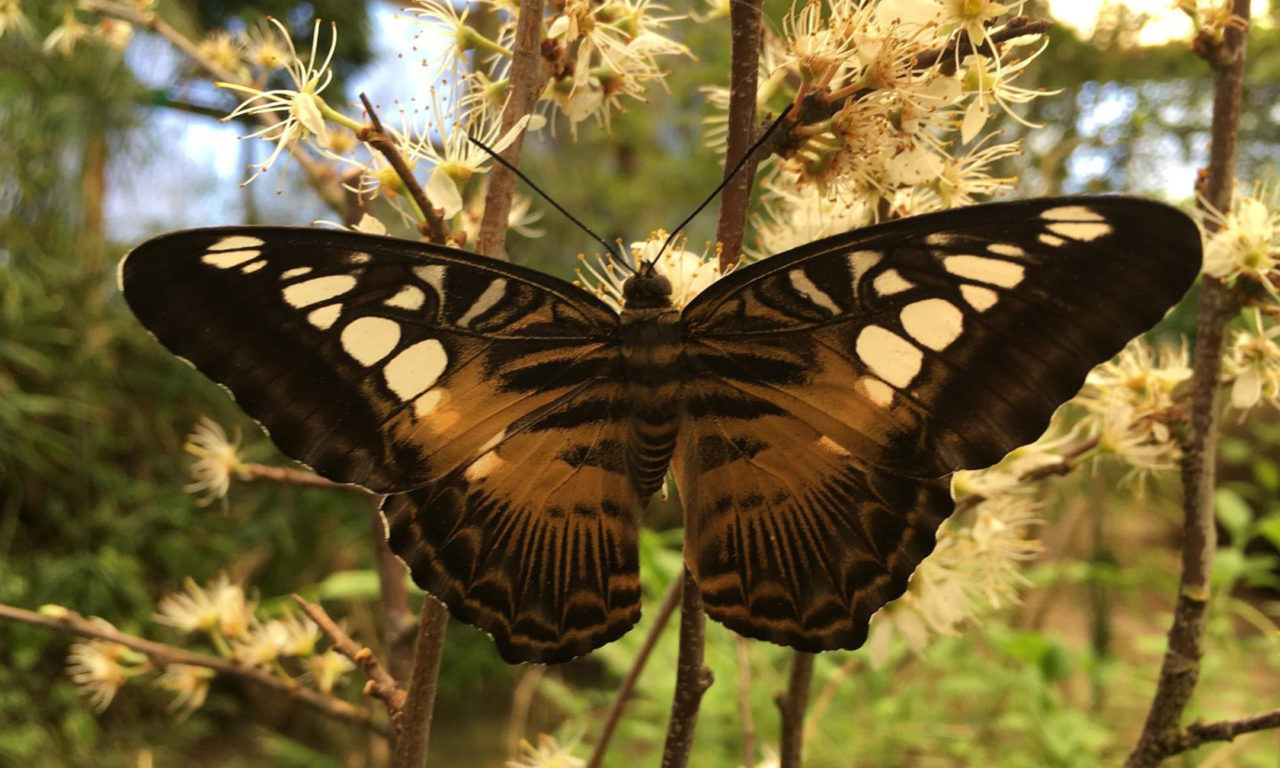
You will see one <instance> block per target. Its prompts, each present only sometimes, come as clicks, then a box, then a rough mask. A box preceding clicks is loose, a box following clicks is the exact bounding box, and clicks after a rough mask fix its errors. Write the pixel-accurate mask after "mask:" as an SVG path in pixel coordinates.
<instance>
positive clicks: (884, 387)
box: [858, 376, 893, 408]
mask: <svg viewBox="0 0 1280 768" xmlns="http://www.w3.org/2000/svg"><path fill="white" fill-rule="evenodd" d="M858 388H859V389H861V390H862V394H864V395H866V396H867V397H868V398H869V399H870V400H871V402H873V403H875V404H876V405H878V406H880V407H881V408H888V407H889V406H891V405H893V387H891V386H889V385H888V384H885V383H884V382H883V381H881V380H879V379H877V378H876V377H874V376H863V377H862V378H860V379H858Z"/></svg>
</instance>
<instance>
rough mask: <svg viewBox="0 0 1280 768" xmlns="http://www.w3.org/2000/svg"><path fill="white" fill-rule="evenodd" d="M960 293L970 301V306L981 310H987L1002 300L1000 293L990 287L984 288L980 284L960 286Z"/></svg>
mask: <svg viewBox="0 0 1280 768" xmlns="http://www.w3.org/2000/svg"><path fill="white" fill-rule="evenodd" d="M960 295H961V296H963V297H964V300H965V301H967V302H969V306H971V307H973V308H974V309H976V310H978V311H979V312H986V311H987V310H988V309H991V308H992V307H994V306H995V305H996V302H997V301H999V300H1000V294H998V293H996V292H995V291H993V290H991V289H990V288H983V287H982V286H978V285H962V286H960Z"/></svg>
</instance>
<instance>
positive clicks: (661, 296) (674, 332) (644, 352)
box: [618, 264, 683, 499]
mask: <svg viewBox="0 0 1280 768" xmlns="http://www.w3.org/2000/svg"><path fill="white" fill-rule="evenodd" d="M623 298H624V305H623V309H622V315H621V319H620V321H619V324H618V335H619V342H620V345H619V350H620V353H621V356H622V368H623V371H624V374H625V376H626V382H627V405H628V407H629V410H630V419H629V425H628V439H627V450H626V454H627V474H628V476H629V477H630V479H631V484H632V486H633V487H634V488H635V489H636V492H637V493H638V494H639V495H640V497H641V498H642V499H646V498H648V497H649V496H651V495H653V493H654V492H655V491H657V490H658V489H659V488H660V487H662V480H663V478H664V477H665V476H666V473H667V465H668V464H670V462H671V455H672V452H673V451H674V450H675V443H676V431H677V428H678V426H679V425H678V420H677V416H678V414H679V409H678V403H679V395H680V386H681V382H682V380H683V377H682V376H680V375H679V368H680V366H681V358H682V356H683V344H682V342H681V329H680V310H679V309H677V308H675V307H673V306H671V283H670V282H669V281H668V280H667V279H666V278H665V277H663V276H662V275H660V274H658V273H656V272H654V271H653V268H652V266H651V265H650V264H645V265H642V266H641V268H640V271H639V272H638V273H637V274H635V275H633V276H632V277H631V278H629V279H628V280H627V281H626V283H625V284H624V285H623ZM673 374H674V375H673Z"/></svg>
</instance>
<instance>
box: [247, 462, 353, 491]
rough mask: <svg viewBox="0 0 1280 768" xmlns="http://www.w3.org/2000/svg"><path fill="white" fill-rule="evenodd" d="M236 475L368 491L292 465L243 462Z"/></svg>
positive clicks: (284, 483)
mask: <svg viewBox="0 0 1280 768" xmlns="http://www.w3.org/2000/svg"><path fill="white" fill-rule="evenodd" d="M236 477H237V478H238V479H240V480H246V481H249V482H258V481H265V482H269V483H277V484H279V485H296V486H300V487H303V488H325V489H328V490H332V491H349V492H352V493H360V494H366V495H367V494H368V493H369V492H368V491H367V490H365V489H364V488H361V487H360V486H358V485H351V484H350V483H337V482H334V481H333V480H330V479H329V478H327V477H321V476H320V475H317V474H316V473H314V472H308V471H307V470H305V469H293V468H292V467H273V466H270V465H267V464H243V465H241V467H240V469H239V470H238V471H237V472H236Z"/></svg>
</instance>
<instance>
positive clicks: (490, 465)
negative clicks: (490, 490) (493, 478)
mask: <svg viewBox="0 0 1280 768" xmlns="http://www.w3.org/2000/svg"><path fill="white" fill-rule="evenodd" d="M506 463H507V462H505V461H503V460H502V458H501V457H500V456H498V454H497V452H496V451H489V452H488V453H486V454H484V455H483V456H481V457H480V458H478V459H476V460H475V461H473V462H471V466H469V467H467V470H466V472H464V473H463V474H464V475H465V476H466V478H467V480H468V481H470V482H473V483H474V482H476V481H477V480H483V479H484V478H486V477H488V476H489V475H492V474H493V473H494V472H496V471H498V470H499V469H500V468H501V467H502V465H503V464H506Z"/></svg>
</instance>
